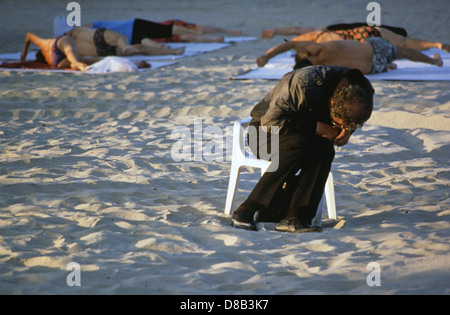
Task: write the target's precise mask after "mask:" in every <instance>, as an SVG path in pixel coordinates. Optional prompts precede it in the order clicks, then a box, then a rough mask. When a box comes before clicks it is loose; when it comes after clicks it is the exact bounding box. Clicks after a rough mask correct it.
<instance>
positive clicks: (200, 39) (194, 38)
mask: <svg viewBox="0 0 450 315" xmlns="http://www.w3.org/2000/svg"><path fill="white" fill-rule="evenodd" d="M180 41H181V42H195V43H223V42H224V41H225V39H224V38H223V36H219V37H206V36H201V35H191V34H182V35H180Z"/></svg>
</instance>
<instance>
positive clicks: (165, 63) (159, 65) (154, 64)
mask: <svg viewBox="0 0 450 315" xmlns="http://www.w3.org/2000/svg"><path fill="white" fill-rule="evenodd" d="M1 63H2V62H1V61H0V65H1ZM149 63H150V65H151V67H150V68H142V69H137V70H136V71H148V70H152V69H158V68H162V67H166V66H170V65H174V64H176V62H174V61H152V62H149ZM0 71H16V72H52V73H87V74H101V73H113V72H121V71H105V72H88V71H87V72H81V71H73V70H69V69H22V68H0Z"/></svg>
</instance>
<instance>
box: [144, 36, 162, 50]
mask: <svg viewBox="0 0 450 315" xmlns="http://www.w3.org/2000/svg"><path fill="white" fill-rule="evenodd" d="M141 44H142V45H144V46H147V47H157V48H168V46H167V45H165V44H163V43H158V42H155V41H154V40H151V39H149V38H144V39H142V40H141Z"/></svg>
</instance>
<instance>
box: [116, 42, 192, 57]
mask: <svg viewBox="0 0 450 315" xmlns="http://www.w3.org/2000/svg"><path fill="white" fill-rule="evenodd" d="M184 50H185V48H184V47H183V48H180V49H171V48H161V47H149V46H144V45H142V44H136V45H131V46H128V47H126V48H125V49H119V48H118V49H117V55H118V56H132V55H147V56H154V55H182V54H183V53H184Z"/></svg>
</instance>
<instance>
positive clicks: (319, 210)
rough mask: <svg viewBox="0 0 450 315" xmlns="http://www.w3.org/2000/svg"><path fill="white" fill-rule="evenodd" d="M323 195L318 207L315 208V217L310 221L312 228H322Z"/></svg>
mask: <svg viewBox="0 0 450 315" xmlns="http://www.w3.org/2000/svg"><path fill="white" fill-rule="evenodd" d="M324 197H325V195H322V199H320V203H319V206H318V207H317V211H316V215H315V216H314V218H313V219H312V220H311V225H312V226H322V211H323V199H324Z"/></svg>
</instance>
